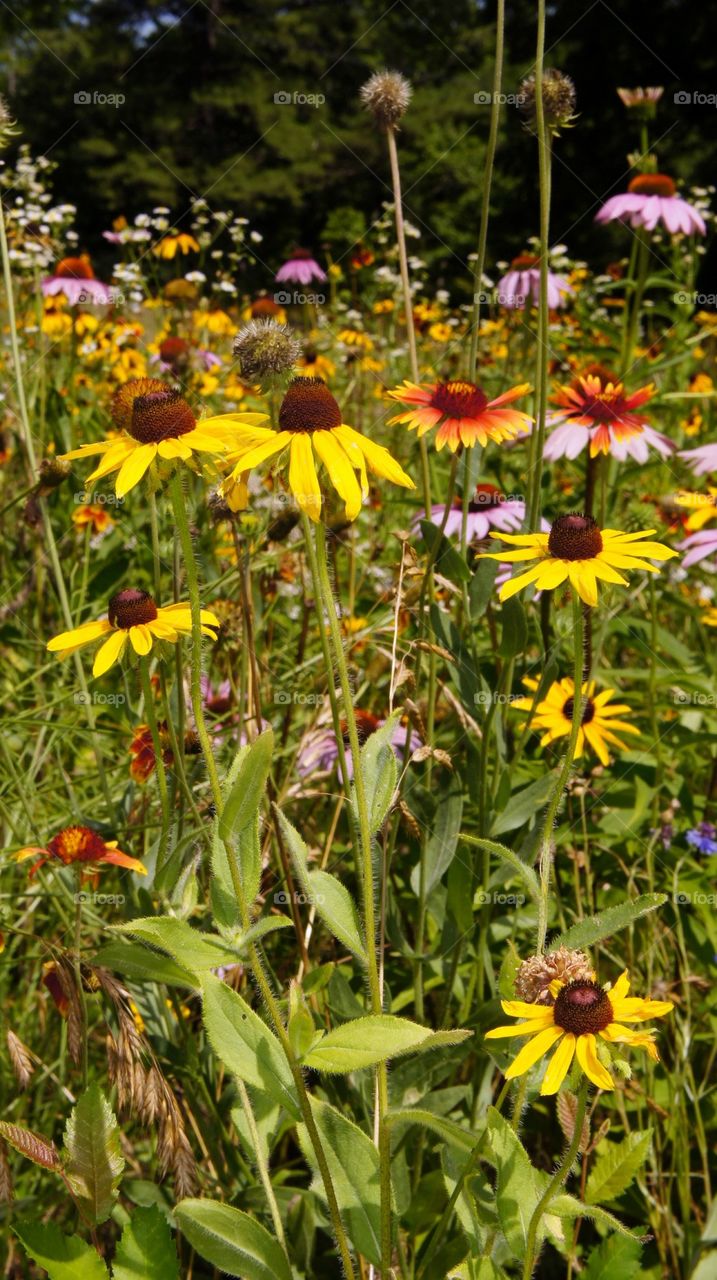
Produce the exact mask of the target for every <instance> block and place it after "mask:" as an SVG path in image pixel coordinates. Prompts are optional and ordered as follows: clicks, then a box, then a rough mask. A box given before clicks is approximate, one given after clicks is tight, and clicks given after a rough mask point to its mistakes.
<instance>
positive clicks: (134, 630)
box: [129, 623, 152, 658]
mask: <svg viewBox="0 0 717 1280" xmlns="http://www.w3.org/2000/svg"><path fill="white" fill-rule="evenodd" d="M129 638H130V643H131V645H132V648H133V649H134V651H135V653H138V654H139V655H140V657H142V658H143V657H145V656H146V655H147V654H148V653H149V652H150V650H151V648H152V632H151V631H150V629H149V627H148V626H146V625H145V624H144V623H138V624H137V625H136V626H134V627H130V629H129Z"/></svg>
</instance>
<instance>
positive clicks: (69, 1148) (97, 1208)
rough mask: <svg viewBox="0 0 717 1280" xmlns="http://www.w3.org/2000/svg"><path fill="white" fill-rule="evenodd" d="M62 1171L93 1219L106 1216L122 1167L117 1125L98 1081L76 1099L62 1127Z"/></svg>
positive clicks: (99, 1219)
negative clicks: (65, 1160) (63, 1129)
mask: <svg viewBox="0 0 717 1280" xmlns="http://www.w3.org/2000/svg"><path fill="white" fill-rule="evenodd" d="M65 1151H66V1153H67V1157H68V1159H67V1164H66V1168H65V1172H66V1174H67V1178H68V1180H69V1182H70V1185H71V1186H72V1189H73V1191H74V1193H75V1195H76V1196H77V1197H78V1198H79V1199H80V1200H81V1201H82V1202H83V1208H84V1210H85V1212H86V1213H88V1214H89V1215H90V1216H91V1217H92V1219H93V1221H94V1222H97V1223H99V1222H105V1221H106V1220H107V1218H109V1216H110V1214H111V1212H112V1210H113V1208H114V1205H115V1200H116V1198H117V1187H118V1186H119V1182H120V1178H121V1177H122V1173H123V1170H124V1164H125V1162H124V1156H123V1155H122V1150H121V1148H120V1131H119V1125H118V1124H117V1121H116V1120H115V1115H114V1112H113V1110H112V1108H111V1106H110V1104H109V1102H108V1101H107V1099H106V1098H105V1096H104V1094H103V1093H102V1091H101V1089H100V1087H99V1085H98V1084H96V1083H94V1084H91V1085H90V1087H89V1089H85V1092H84V1093H83V1094H82V1095H81V1096H80V1098H79V1099H78V1101H77V1103H76V1105H75V1107H74V1109H73V1111H72V1113H71V1115H70V1118H69V1120H68V1121H67V1126H66V1128H65Z"/></svg>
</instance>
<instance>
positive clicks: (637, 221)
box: [595, 173, 707, 236]
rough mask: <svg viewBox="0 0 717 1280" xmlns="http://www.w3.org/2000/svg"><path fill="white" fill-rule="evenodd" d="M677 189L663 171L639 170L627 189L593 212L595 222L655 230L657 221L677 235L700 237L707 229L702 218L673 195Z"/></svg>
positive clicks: (684, 201) (678, 197)
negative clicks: (623, 223)
mask: <svg viewBox="0 0 717 1280" xmlns="http://www.w3.org/2000/svg"><path fill="white" fill-rule="evenodd" d="M676 190H677V188H676V187H675V184H674V182H673V180H672V178H668V176H667V174H665V173H640V174H638V175H637V177H635V178H633V179H632V181H631V182H630V184H629V186H628V189H627V191H625V192H624V193H623V194H622V195H619V196H611V197H610V199H609V200H606V202H605V204H604V205H603V207H602V209H600V211H599V212H598V213H597V214H596V215H595V221H596V222H615V221H617V222H629V224H630V226H631V227H644V228H645V230H646V231H654V230H655V227H656V226H657V224H658V222H661V223H662V225H663V226H664V227H665V228H666V229H667V230H668V231H669V232H670V234H671V235H677V234H678V232H680V231H681V232H683V234H684V235H686V236H690V235H694V234H697V235H700V236H703V235H705V234H706V232H707V228H706V227H705V224H704V219H703V217H702V215H701V214H700V213H698V211H697V209H695V207H694V205H691V204H688V202H687V201H686V200H683V199H682V198H681V196H678V195H676V194H675V193H676Z"/></svg>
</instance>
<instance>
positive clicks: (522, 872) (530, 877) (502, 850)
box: [460, 831, 540, 902]
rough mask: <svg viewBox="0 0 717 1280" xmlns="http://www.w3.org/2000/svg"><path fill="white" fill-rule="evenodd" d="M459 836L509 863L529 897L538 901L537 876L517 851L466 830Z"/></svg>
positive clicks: (538, 887) (538, 886)
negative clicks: (526, 889)
mask: <svg viewBox="0 0 717 1280" xmlns="http://www.w3.org/2000/svg"><path fill="white" fill-rule="evenodd" d="M460 838H461V840H465V841H466V843H467V844H472V845H475V846H476V847H477V848H478V849H485V850H486V851H487V852H488V853H493V854H495V856H496V857H497V858H502V859H503V861H504V862H507V863H509V865H510V866H511V867H512V868H513V870H514V871H515V872H517V874H518V875H519V876H520V878H521V880H522V881H523V884H525V885H526V886H527V888H528V892H529V893H530V896H531V898H533V899H534V901H535V902H537V901H538V899H539V897H540V885H539V884H538V877H537V876H536V874H535V872H534V871H533V868H532V867H529V866H528V864H527V862H522V861H521V859H520V858H519V857H518V855H517V853H513V850H512V849H508V848H507V847H506V845H504V844H498V843H497V842H496V841H495V840H483V839H482V838H480V837H479V836H470V835H468V833H467V832H466V831H462V832H461V835H460Z"/></svg>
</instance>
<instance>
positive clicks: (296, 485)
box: [289, 432, 321, 521]
mask: <svg viewBox="0 0 717 1280" xmlns="http://www.w3.org/2000/svg"><path fill="white" fill-rule="evenodd" d="M289 488H290V489H291V492H292V493H293V495H294V497H295V498H296V501H297V502H298V504H299V506H300V507H301V510H302V511H303V512H305V514H306V515H307V516H308V517H309V519H311V520H313V521H317V520H319V519H320V516H321V489H320V487H319V477H318V476H317V474H316V464H315V462H314V450H313V448H312V444H311V436H310V435H309V434H308V433H305V432H299V433H298V434H296V435H293V436H292V438H291V448H290V451H289Z"/></svg>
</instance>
